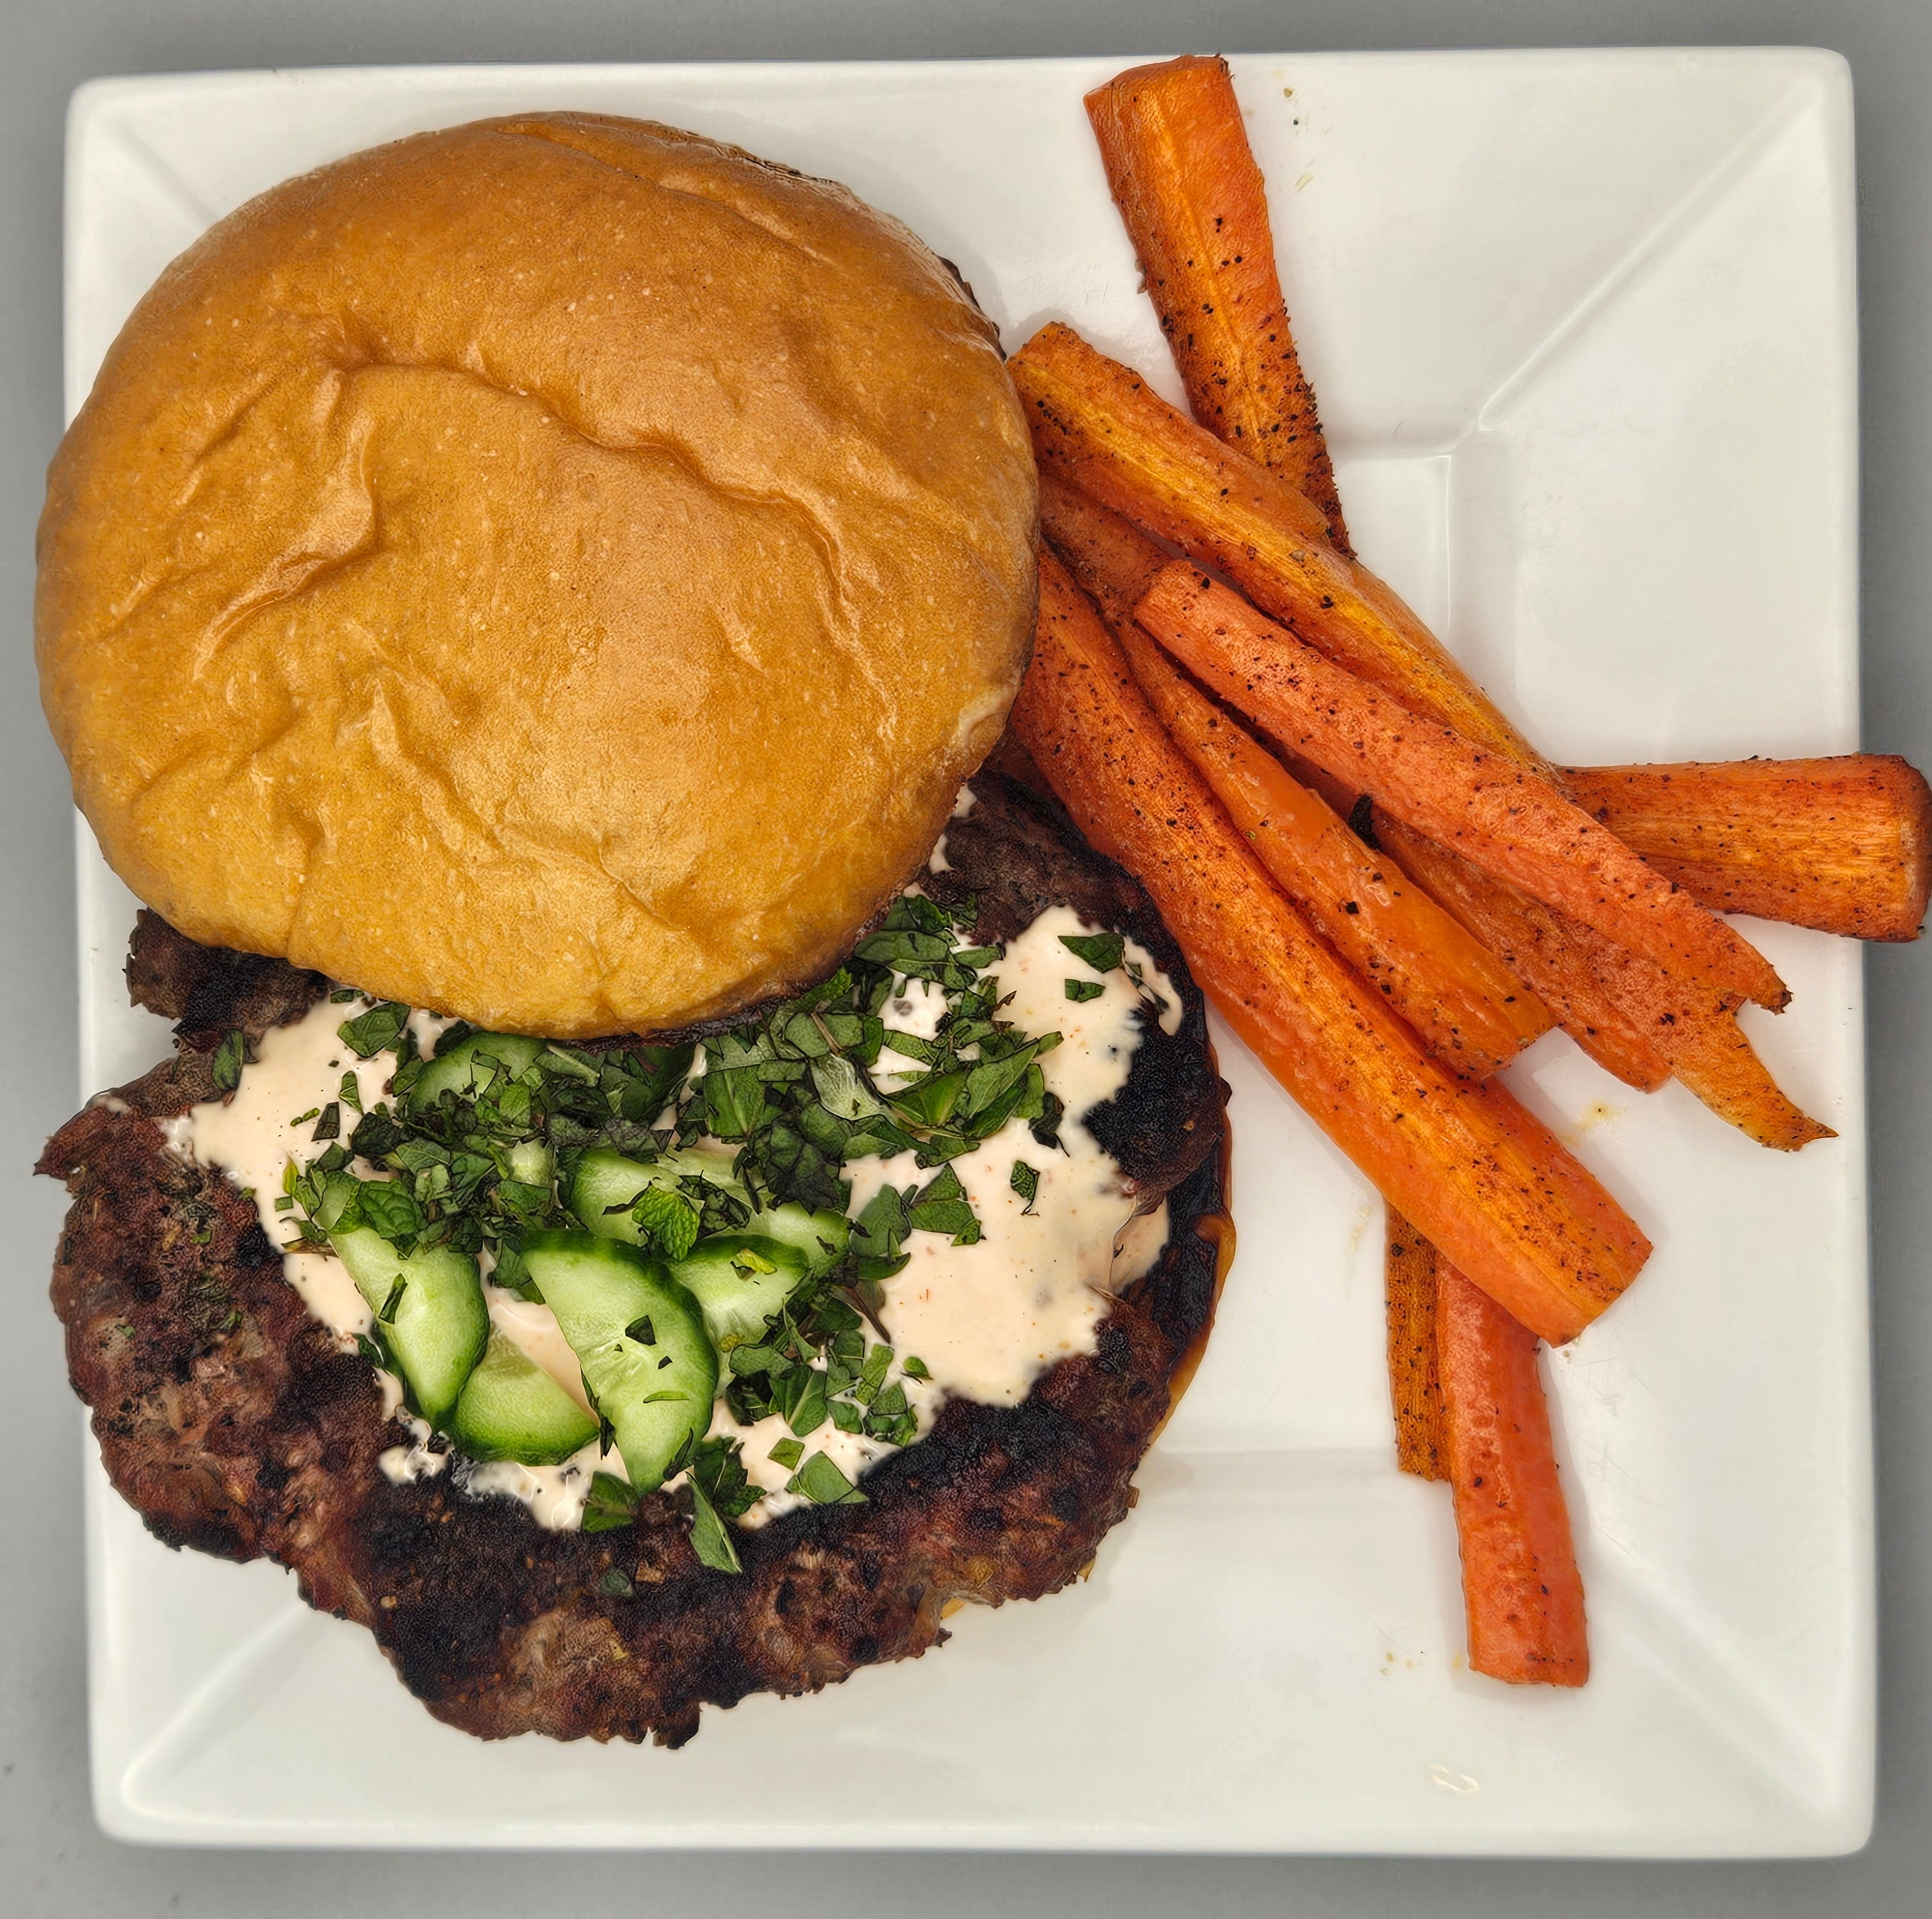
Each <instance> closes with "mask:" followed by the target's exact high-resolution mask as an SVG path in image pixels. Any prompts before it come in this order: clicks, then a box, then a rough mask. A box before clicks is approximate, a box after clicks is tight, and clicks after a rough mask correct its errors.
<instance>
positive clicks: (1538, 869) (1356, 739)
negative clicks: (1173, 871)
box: [1136, 561, 1790, 1009]
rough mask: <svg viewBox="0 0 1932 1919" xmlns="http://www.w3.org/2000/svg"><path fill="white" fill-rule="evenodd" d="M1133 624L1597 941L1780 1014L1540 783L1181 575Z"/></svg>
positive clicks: (1685, 902)
mask: <svg viewBox="0 0 1932 1919" xmlns="http://www.w3.org/2000/svg"><path fill="white" fill-rule="evenodd" d="M1136 617H1137V619H1138V620H1139V622H1140V623H1141V625H1142V626H1144V627H1145V629H1147V631H1148V632H1149V633H1150V634H1151V635H1153V636H1154V638H1155V639H1157V640H1158V641H1160V644H1162V645H1163V647H1166V648H1167V649H1168V650H1169V652H1171V653H1173V654H1174V655H1175V656H1176V658H1178V659H1180V660H1181V662H1182V664H1183V665H1186V666H1187V667H1188V668H1190V670H1191V671H1193V672H1194V673H1195V674H1197V675H1198V676H1199V677H1200V678H1201V679H1202V680H1203V681H1205V683H1206V684H1207V685H1208V686H1209V687H1210V688H1211V689H1212V690H1213V691H1214V692H1217V693H1218V694H1220V695H1221V697H1222V698H1224V699H1226V701H1228V702H1229V704H1231V705H1232V706H1233V707H1235V709H1236V710H1237V711H1238V712H1241V713H1245V714H1247V716H1249V717H1250V718H1251V719H1254V720H1256V722H1259V724H1260V725H1262V727H1264V728H1265V729H1266V730H1267V731H1268V732H1269V733H1271V734H1273V735H1274V737H1276V738H1277V739H1278V740H1280V741H1281V742H1282V743H1283V745H1284V746H1286V747H1288V748H1289V749H1290V750H1291V751H1292V752H1297V753H1300V754H1302V755H1304V756H1305V757H1306V758H1309V759H1311V760H1313V761H1315V762H1316V764H1317V765H1319V766H1323V767H1327V768H1328V770H1329V771H1330V772H1331V773H1334V774H1335V775H1336V776H1337V777H1338V778H1342V779H1354V780H1357V781H1358V782H1360V784H1361V785H1362V787H1363V788H1364V790H1365V791H1372V792H1373V794H1375V797H1376V806H1377V807H1378V808H1379V809H1385V810H1386V811H1387V812H1391V813H1392V814H1394V815H1395V817H1396V818H1398V819H1400V820H1402V821H1405V822H1406V824H1409V825H1410V826H1412V827H1415V830H1417V831H1418V832H1420V833H1427V834H1428V835H1429V836H1430V838H1431V839H1435V840H1436V841H1437V842H1439V843H1440V844H1442V845H1445V846H1448V847H1449V848H1452V849H1453V850H1454V851H1457V852H1460V853H1461V854H1463V857H1465V858H1466V859H1468V860H1470V861H1471V862H1472V863H1473V864H1475V865H1476V866H1481V868H1482V869H1484V871H1485V872H1488V873H1490V874H1491V875H1493V876H1494V877H1495V878H1498V879H1500V880H1502V881H1505V883H1507V884H1510V885H1512V886H1515V887H1519V888H1520V889H1521V890H1523V891H1524V892H1526V893H1529V895H1530V896H1532V898H1535V899H1541V900H1543V901H1544V902H1546V903H1547V904H1548V905H1552V906H1554V907H1556V908H1557V909H1558V910H1559V911H1563V912H1565V913H1568V914H1570V915H1571V917H1573V918H1575V919H1577V920H1581V921H1582V922H1583V924H1584V925H1586V926H1592V927H1595V929H1596V930H1597V931H1598V932H1601V933H1602V934H1603V935H1604V936H1605V937H1606V938H1610V939H1613V940H1616V941H1619V943H1621V944H1623V945H1625V946H1628V947H1633V948H1634V949H1635V950H1637V951H1639V952H1640V953H1642V952H1648V953H1655V955H1656V956H1657V957H1658V959H1659V960H1660V961H1661V962H1662V963H1665V964H1666V965H1668V966H1671V967H1672V968H1673V970H1681V971H1682V972H1683V973H1685V974H1687V975H1691V976H1692V977H1694V978H1703V979H1706V980H1709V981H1711V982H1712V984H1715V985H1716V986H1717V987H1719V988H1720V989H1721V990H1724V991H1725V992H1730V993H1737V994H1739V996H1742V997H1745V998H1748V999H1755V1000H1757V1001H1758V1002H1760V1003H1761V1004H1762V1005H1766V1006H1769V1007H1771V1008H1773V1009H1776V1008H1781V1007H1782V1006H1783V1005H1784V1003H1785V1002H1786V1000H1787V999H1788V998H1789V997H1790V995H1789V994H1788V993H1787V992H1786V990H1785V988H1784V983H1783V982H1782V981H1781V980H1780V979H1779V978H1778V975H1777V974H1776V973H1775V972H1774V971H1773V970H1772V967H1771V966H1770V964H1769V962H1767V961H1766V959H1765V958H1764V957H1763V955H1762V954H1761V953H1758V952H1757V951H1756V950H1754V948H1753V947H1751V946H1750V945H1748V944H1746V942H1745V941H1744V940H1742V938H1739V935H1737V934H1736V932H1733V931H1732V929H1730V927H1729V926H1726V925H1725V924H1724V922H1723V921H1722V920H1719V919H1718V918H1717V917H1715V915H1713V914H1711V913H1709V912H1707V911H1706V910H1705V909H1704V908H1703V907H1701V906H1700V905H1697V902H1695V901H1694V900H1693V899H1691V898H1690V896H1688V894H1686V893H1681V892H1679V890H1677V889H1676V887H1673V886H1672V884H1670V881H1668V880H1667V879H1665V878H1663V877H1662V876H1661V875H1659V874H1658V873H1655V872H1652V870H1651V869H1650V868H1649V867H1648V866H1646V865H1645V864H1644V863H1643V861H1642V860H1640V859H1639V858H1638V857H1637V855H1636V854H1634V853H1632V852H1631V851H1630V850H1629V849H1628V848H1627V847H1626V846H1625V845H1624V844H1623V843H1622V841H1621V840H1619V839H1617V837H1616V835H1615V834H1613V833H1610V832H1609V831H1607V830H1606V829H1605V828H1604V827H1601V826H1600V825H1598V824H1597V822H1596V821H1595V820H1593V819H1592V818H1590V816H1589V815H1588V814H1587V813H1586V812H1583V811H1582V810H1581V809H1580V808H1578V807H1577V806H1573V805H1572V804H1571V803H1570V802H1569V801H1568V800H1566V799H1565V798H1564V797H1563V795H1562V794H1561V793H1560V792H1559V791H1557V790H1556V788H1555V787H1554V786H1553V785H1551V784H1550V782H1549V781H1547V780H1546V779H1543V778H1541V776H1539V775H1538V774H1537V773H1534V772H1532V771H1531V770H1529V769H1527V768H1526V767H1523V766H1521V765H1520V764H1516V763H1515V762H1514V761H1511V760H1509V759H1508V758H1505V757H1504V756H1503V755H1500V754H1499V753H1496V752H1493V751H1491V750H1490V749H1486V748H1484V747H1483V746H1479V745H1478V744H1477V743H1475V742H1473V741H1472V740H1466V739H1464V738H1463V737H1462V736H1461V735H1460V734H1457V733H1456V732H1455V731H1454V730H1453V729H1452V728H1449V727H1448V726H1446V725H1443V724H1442V723H1441V722H1439V721H1436V720H1433V719H1429V718H1426V717H1425V716H1423V715H1421V714H1420V713H1417V712H1415V711H1414V710H1412V708H1410V707H1406V706H1404V705H1403V704H1401V703H1400V701H1397V700H1395V699H1394V698H1392V697H1391V696H1390V695H1388V694H1386V693H1385V692H1382V690H1381V689H1379V688H1378V687H1375V686H1370V685H1368V684H1367V683H1366V682H1364V681H1363V680H1358V679H1357V678H1356V677H1355V675H1354V674H1351V673H1349V671H1347V670H1346V668H1343V667H1340V666H1337V665H1336V664H1335V663H1334V662H1333V661H1332V660H1329V659H1325V658H1324V657H1323V656H1322V655H1321V654H1320V653H1317V652H1316V650H1315V649H1314V648H1313V647H1310V646H1307V645H1305V644H1301V643H1299V642H1298V641H1297V640H1296V638H1295V636H1294V635H1292V634H1291V633H1289V632H1286V630H1285V629H1283V628H1282V627H1280V626H1277V625H1275V624H1274V622H1272V621H1271V620H1265V619H1264V618H1262V616H1261V615H1260V614H1258V613H1256V611H1255V610H1254V609H1253V608H1252V607H1250V605H1248V604H1247V602H1246V601H1245V600H1244V599H1241V596H1240V595H1239V594H1238V593H1232V592H1231V591H1230V590H1229V589H1228V588H1227V587H1225V586H1220V587H1217V586H1216V585H1215V584H1214V582H1213V581H1211V580H1209V579H1208V578H1206V576H1205V575H1203V574H1202V573H1200V572H1197V571H1196V569H1193V568H1192V567H1190V566H1187V565H1185V564H1184V563H1180V562H1178V561H1177V562H1175V563H1173V564H1172V565H1170V566H1167V567H1166V568H1164V569H1163V570H1162V572H1160V574H1158V575H1157V576H1156V578H1155V580H1154V584H1153V585H1152V586H1151V587H1149V588H1148V592H1147V594H1146V596H1145V598H1144V599H1142V602H1141V603H1140V605H1139V608H1138V609H1137V611H1136Z"/></svg>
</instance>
